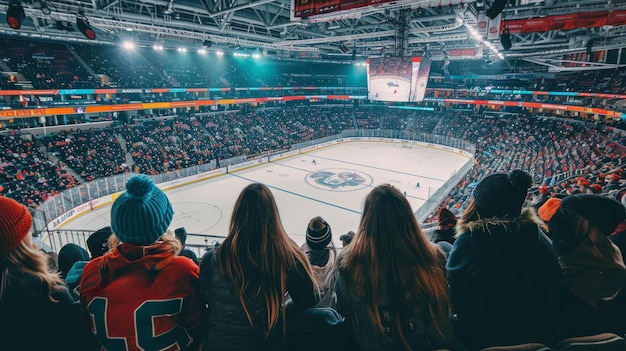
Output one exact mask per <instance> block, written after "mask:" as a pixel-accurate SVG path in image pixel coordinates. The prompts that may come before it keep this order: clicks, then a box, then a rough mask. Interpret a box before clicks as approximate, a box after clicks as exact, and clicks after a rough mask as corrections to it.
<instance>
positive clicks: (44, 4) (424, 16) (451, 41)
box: [0, 0, 626, 70]
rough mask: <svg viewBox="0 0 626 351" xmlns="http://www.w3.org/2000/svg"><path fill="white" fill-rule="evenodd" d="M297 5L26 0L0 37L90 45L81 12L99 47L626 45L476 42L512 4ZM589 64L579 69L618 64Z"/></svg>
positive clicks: (543, 8) (514, 36)
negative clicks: (300, 9) (494, 11)
mask: <svg viewBox="0 0 626 351" xmlns="http://www.w3.org/2000/svg"><path fill="white" fill-rule="evenodd" d="M10 1H14V0H0V14H6V11H7V8H8V4H9V2H10ZM292 1H293V0H22V1H21V3H22V6H23V7H24V9H25V13H26V17H27V19H26V20H25V21H24V23H23V25H22V28H21V29H19V30H14V29H11V28H10V27H9V26H8V25H7V23H6V20H5V18H4V16H2V17H3V18H2V22H1V23H0V33H4V34H8V35H19V36H30V37H35V38H43V39H52V40H55V39H57V40H65V41H88V40H87V39H86V38H84V37H83V36H82V34H81V33H80V32H79V31H77V30H75V29H74V31H69V32H68V31H67V30H66V29H67V27H75V24H76V14H78V13H83V14H84V15H85V16H86V17H87V18H88V20H89V22H90V23H91V26H92V27H93V28H94V29H96V32H97V40H96V41H98V42H101V43H116V42H119V41H120V40H125V39H129V40H133V41H135V42H136V43H138V44H140V45H145V46H152V45H153V44H159V45H169V46H173V47H174V46H177V45H183V46H186V47H188V48H194V47H195V48H201V47H202V46H205V48H206V49H208V50H217V49H219V50H263V51H265V52H266V53H280V52H300V53H301V57H305V58H316V57H333V56H335V55H336V56H337V57H341V56H343V57H347V58H350V57H352V58H354V57H358V58H362V57H380V56H394V55H396V56H397V55H404V56H409V55H424V56H427V57H431V58H432V59H434V60H466V59H472V58H476V59H478V58H490V59H497V58H498V56H500V57H504V58H505V59H507V60H509V59H522V60H524V61H526V62H532V63H533V64H536V65H538V66H540V67H543V68H544V69H545V67H548V68H556V69H560V70H562V69H563V68H562V67H563V66H564V65H563V64H562V63H563V62H565V61H576V60H575V59H572V56H571V55H569V54H576V53H585V52H591V51H600V50H610V49H617V48H622V47H626V26H625V25H622V24H621V21H623V22H624V24H626V20H621V19H620V20H618V21H617V25H615V21H614V22H611V23H613V24H612V25H608V24H603V25H602V24H597V23H591V22H589V23H580V24H574V25H569V26H565V27H567V29H565V28H563V26H561V27H559V28H560V29H555V28H556V27H549V26H548V27H547V28H546V30H536V31H532V30H530V31H529V30H521V31H519V30H518V31H513V30H512V31H511V34H510V39H511V47H510V49H508V50H505V49H504V48H503V46H502V43H501V40H500V38H499V37H498V38H494V39H491V40H487V38H486V37H487V35H484V36H482V40H481V39H477V38H476V35H475V33H473V31H475V30H477V29H479V28H478V27H481V28H482V29H483V30H484V26H479V22H481V18H485V16H484V12H485V11H486V10H487V9H489V8H490V7H492V6H493V5H494V3H497V2H502V1H504V2H506V0H398V1H394V2H387V3H384V4H380V5H373V6H368V7H363V8H357V9H353V10H348V11H341V12H334V13H329V14H326V15H320V16H321V17H319V16H318V17H314V18H308V19H298V18H296V19H294V18H293V16H292V12H291V6H292ZM309 1H317V0H309ZM450 4H457V5H450ZM621 11H624V12H625V13H626V1H622V0H620V1H615V0H613V1H608V2H607V1H599V0H509V1H508V2H507V5H506V7H505V8H504V10H503V11H502V15H501V16H502V21H503V23H505V24H506V23H513V22H515V21H518V22H519V21H533V20H538V19H542V18H546V17H549V18H552V17H554V16H561V15H574V16H577V17H572V18H574V19H575V20H577V21H578V20H581V19H583V18H586V17H588V15H590V14H598V13H600V14H602V13H606V14H607V15H608V14H611V13H621ZM624 17H625V18H626V15H625V16H624ZM510 21H512V22H510ZM581 22H584V21H581ZM59 23H61V24H62V25H61V26H59ZM603 23H605V22H603ZM606 23H608V22H606ZM518 24H519V23H518ZM64 26H65V27H64ZM572 27H573V28H572ZM59 28H60V29H59ZM64 28H65V29H64ZM209 47H210V48H209ZM494 48H495V50H494ZM498 52H500V53H501V55H498ZM620 52H621V50H620ZM451 53H455V54H454V55H453V54H451ZM625 54H626V52H625ZM568 55H569V56H568ZM618 62H619V60H618ZM573 66H580V65H573ZM587 66H588V67H575V68H574V69H601V68H614V67H616V65H587Z"/></svg>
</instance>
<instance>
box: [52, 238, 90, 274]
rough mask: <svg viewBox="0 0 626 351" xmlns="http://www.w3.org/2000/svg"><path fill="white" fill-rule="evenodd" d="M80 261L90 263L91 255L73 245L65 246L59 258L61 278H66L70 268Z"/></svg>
mask: <svg viewBox="0 0 626 351" xmlns="http://www.w3.org/2000/svg"><path fill="white" fill-rule="evenodd" d="M78 261H89V253H88V252H87V250H85V249H83V248H82V247H80V246H78V245H76V244H73V243H69V244H65V245H64V246H63V247H62V248H61V250H59V257H58V262H59V272H61V277H62V278H65V277H66V276H67V273H68V272H69V271H70V268H72V266H73V265H74V263H76V262H78Z"/></svg>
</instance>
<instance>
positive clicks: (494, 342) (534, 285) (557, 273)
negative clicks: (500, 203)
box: [447, 208, 561, 350]
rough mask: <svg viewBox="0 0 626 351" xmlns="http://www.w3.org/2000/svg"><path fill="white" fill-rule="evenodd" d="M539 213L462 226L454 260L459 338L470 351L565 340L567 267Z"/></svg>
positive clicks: (451, 260) (450, 260)
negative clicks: (562, 288)
mask: <svg viewBox="0 0 626 351" xmlns="http://www.w3.org/2000/svg"><path fill="white" fill-rule="evenodd" d="M540 221H541V220H540V219H539V218H537V216H536V214H535V211H534V209H532V208H526V209H524V210H523V213H522V215H521V216H519V217H516V218H510V219H497V218H487V219H481V220H477V221H472V222H469V223H466V224H459V225H458V226H457V232H458V233H459V235H458V237H457V239H456V242H455V243H454V246H453V248H452V252H451V253H450V256H449V257H448V264H447V270H448V280H449V283H450V298H451V300H452V305H453V309H454V312H455V313H456V314H457V316H458V320H457V322H458V323H457V328H456V336H457V338H459V340H460V341H461V342H462V343H463V344H464V345H465V346H466V347H467V348H468V349H470V350H479V349H482V348H485V347H489V346H502V345H513V344H521V343H527V342H540V343H544V344H547V345H550V344H552V343H554V342H556V341H558V340H559V337H560V320H559V281H560V278H561V267H560V266H559V263H558V261H557V257H556V253H555V252H554V249H553V248H552V246H551V243H550V241H549V239H548V238H547V237H545V236H544V235H543V233H541V232H540V231H539V229H538V226H537V225H538V224H539V223H540Z"/></svg>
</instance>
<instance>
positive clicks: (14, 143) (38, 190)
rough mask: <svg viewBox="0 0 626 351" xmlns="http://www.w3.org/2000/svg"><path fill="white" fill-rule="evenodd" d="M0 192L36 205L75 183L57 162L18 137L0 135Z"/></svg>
mask: <svg viewBox="0 0 626 351" xmlns="http://www.w3.org/2000/svg"><path fill="white" fill-rule="evenodd" d="M0 150H2V152H1V153H0V195H4V196H8V197H11V198H13V199H16V200H18V201H20V202H21V203H23V204H26V205H29V206H33V207H36V206H37V205H39V204H40V203H41V202H42V201H45V200H47V199H48V198H51V197H54V196H55V195H58V194H59V193H60V192H62V191H63V190H65V189H69V188H71V187H73V186H74V185H76V184H77V182H76V179H74V177H73V176H72V175H71V174H70V173H69V172H67V171H66V170H64V169H63V168H62V167H61V166H60V165H56V164H54V163H53V162H52V161H50V160H49V159H47V158H46V156H44V155H43V154H41V153H40V152H39V151H38V149H37V148H36V147H35V144H34V143H33V142H32V141H30V140H26V139H22V138H20V137H18V136H4V135H0Z"/></svg>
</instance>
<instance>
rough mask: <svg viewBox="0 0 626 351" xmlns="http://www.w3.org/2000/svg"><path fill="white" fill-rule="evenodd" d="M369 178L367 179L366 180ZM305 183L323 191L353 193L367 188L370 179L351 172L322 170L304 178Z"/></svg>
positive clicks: (364, 175)
mask: <svg viewBox="0 0 626 351" xmlns="http://www.w3.org/2000/svg"><path fill="white" fill-rule="evenodd" d="M368 178H369V179H368ZM306 181H307V183H309V184H310V185H313V186H315V187H316V188H320V189H325V190H329V189H332V190H341V191H354V190H359V189H362V188H365V187H367V186H368V185H370V184H371V183H372V178H371V177H370V176H368V175H366V174H363V173H359V172H355V171H351V170H328V169H327V170H322V171H318V172H315V173H311V174H309V175H308V176H307V177H306Z"/></svg>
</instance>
